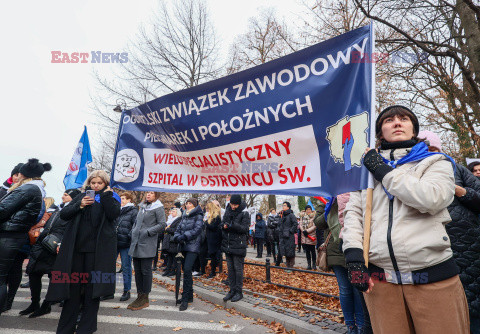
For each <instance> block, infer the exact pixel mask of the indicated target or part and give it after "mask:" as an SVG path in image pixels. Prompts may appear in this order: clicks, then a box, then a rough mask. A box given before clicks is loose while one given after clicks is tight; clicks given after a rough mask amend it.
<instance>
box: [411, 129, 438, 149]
mask: <svg viewBox="0 0 480 334" xmlns="http://www.w3.org/2000/svg"><path fill="white" fill-rule="evenodd" d="M417 138H418V139H425V144H427V146H429V147H436V148H438V150H439V151H440V152H442V142H441V141H440V138H439V137H438V136H437V134H436V133H434V132H432V131H428V130H423V131H420V133H419V134H418V136H417Z"/></svg>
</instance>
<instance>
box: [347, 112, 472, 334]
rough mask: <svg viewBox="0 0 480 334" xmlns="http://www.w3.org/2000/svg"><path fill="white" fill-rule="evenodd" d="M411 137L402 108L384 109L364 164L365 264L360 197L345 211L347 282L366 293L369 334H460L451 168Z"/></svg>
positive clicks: (465, 328) (463, 315) (462, 312)
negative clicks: (368, 185) (370, 181)
mask: <svg viewBox="0 0 480 334" xmlns="http://www.w3.org/2000/svg"><path fill="white" fill-rule="evenodd" d="M418 132H419V124H418V120H417V117H416V116H415V114H414V113H413V112H412V111H411V110H409V109H408V108H406V107H402V106H393V107H389V108H387V109H385V110H383V111H382V112H381V113H380V115H379V116H378V118H377V122H376V134H377V139H378V140H379V143H380V146H379V149H378V150H369V151H368V153H366V155H365V158H364V162H363V163H364V165H365V167H366V168H367V169H368V170H369V171H370V172H371V173H372V174H373V176H374V178H375V184H374V190H373V203H372V223H371V236H370V249H369V263H368V264H365V262H364V258H363V221H364V218H363V217H364V216H365V207H366V191H365V190H362V191H357V192H352V193H351V195H350V201H349V203H348V205H347V207H346V210H345V211H346V213H345V226H344V231H343V240H344V243H343V250H344V253H345V259H346V263H347V269H348V272H349V278H350V280H351V282H352V284H353V285H354V286H355V287H356V288H357V289H359V290H360V291H364V292H366V294H365V301H366V304H367V307H368V311H369V312H370V317H371V321H372V326H373V332H374V333H376V334H382V333H395V334H403V333H425V334H427V333H428V334H430V333H452V334H453V333H455V334H459V333H465V334H467V333H469V318H468V306H467V302H466V298H465V293H464V291H463V287H462V285H461V283H460V279H459V276H458V268H457V266H456V265H455V262H454V260H453V258H452V250H451V248H450V239H449V237H448V234H447V232H446V230H445V225H446V224H447V223H448V222H450V220H451V219H450V215H449V213H448V210H447V206H448V205H449V204H450V203H451V202H452V201H453V197H454V194H455V180H454V167H455V165H454V163H453V161H450V158H449V157H447V156H445V155H443V154H439V153H429V152H428V147H427V145H426V144H425V143H424V142H422V141H419V140H418V139H417V135H418ZM452 167H453V168H452ZM366 265H368V269H367V267H366Z"/></svg>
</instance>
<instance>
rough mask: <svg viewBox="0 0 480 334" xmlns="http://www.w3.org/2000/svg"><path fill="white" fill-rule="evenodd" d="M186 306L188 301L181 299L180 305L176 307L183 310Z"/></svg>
mask: <svg viewBox="0 0 480 334" xmlns="http://www.w3.org/2000/svg"><path fill="white" fill-rule="evenodd" d="M187 308H188V302H187V301H186V300H183V301H182V303H181V304H180V307H179V308H178V310H179V311H185V310H186V309H187Z"/></svg>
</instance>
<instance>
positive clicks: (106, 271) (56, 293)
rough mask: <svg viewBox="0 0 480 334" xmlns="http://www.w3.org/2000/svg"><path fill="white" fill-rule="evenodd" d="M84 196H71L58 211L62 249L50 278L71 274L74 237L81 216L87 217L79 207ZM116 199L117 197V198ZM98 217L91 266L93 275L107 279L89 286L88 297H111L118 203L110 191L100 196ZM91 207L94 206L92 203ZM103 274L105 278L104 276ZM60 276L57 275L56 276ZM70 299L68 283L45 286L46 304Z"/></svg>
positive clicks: (113, 279) (118, 211)
mask: <svg viewBox="0 0 480 334" xmlns="http://www.w3.org/2000/svg"><path fill="white" fill-rule="evenodd" d="M83 197H85V193H83V194H80V195H77V196H75V198H74V199H73V200H72V201H71V202H70V204H68V205H67V206H66V207H64V208H63V209H62V211H60V218H62V219H63V220H65V221H68V223H67V227H66V228H65V232H64V234H63V239H62V246H61V247H60V252H59V253H58V255H57V259H56V261H55V264H54V265H53V270H52V275H53V274H54V273H55V274H56V275H65V274H67V275H68V276H69V277H71V276H70V275H71V274H72V259H73V253H74V252H76V251H77V250H76V249H75V241H76V239H77V234H78V231H79V229H80V228H81V226H80V225H81V224H82V223H84V218H85V217H84V215H87V214H88V210H85V209H87V208H83V209H81V208H80V205H81V201H82V199H83ZM117 197H118V196H117ZM95 203H96V204H100V205H101V206H102V208H103V209H102V210H101V212H102V214H101V216H100V217H93V218H95V219H98V221H99V225H98V229H97V235H96V236H95V255H94V256H95V265H94V270H93V271H94V272H96V273H98V272H101V273H102V277H106V278H107V279H106V280H105V281H103V279H102V282H101V283H96V284H93V293H92V298H99V297H102V296H108V295H113V294H114V293H115V272H116V268H115V264H116V259H117V254H118V253H117V238H116V233H115V219H116V218H117V217H118V216H119V215H120V202H119V201H118V200H117V199H116V197H114V195H113V193H112V192H111V191H104V192H102V193H101V194H100V203H97V202H95ZM92 205H95V204H92ZM104 275H105V276H104ZM57 277H61V276H57ZM69 298H70V283H69V282H68V281H67V282H65V283H56V284H50V285H49V286H48V291H47V295H46V296H45V300H47V301H52V302H56V301H62V300H66V299H69Z"/></svg>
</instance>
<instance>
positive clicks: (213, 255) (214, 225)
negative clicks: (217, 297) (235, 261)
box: [206, 202, 222, 278]
mask: <svg viewBox="0 0 480 334" xmlns="http://www.w3.org/2000/svg"><path fill="white" fill-rule="evenodd" d="M207 213H208V218H207V221H206V229H207V233H206V234H207V246H208V257H209V258H210V259H211V260H210V266H211V271H210V275H209V276H208V278H213V277H215V275H216V274H217V267H218V265H219V263H220V261H221V254H222V253H221V250H220V247H221V246H222V218H221V211H220V207H219V206H217V205H215V203H213V202H208V203H207Z"/></svg>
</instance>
